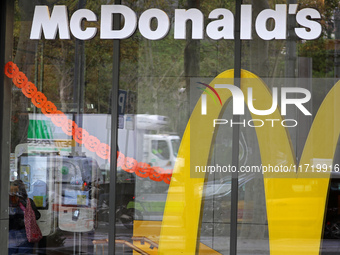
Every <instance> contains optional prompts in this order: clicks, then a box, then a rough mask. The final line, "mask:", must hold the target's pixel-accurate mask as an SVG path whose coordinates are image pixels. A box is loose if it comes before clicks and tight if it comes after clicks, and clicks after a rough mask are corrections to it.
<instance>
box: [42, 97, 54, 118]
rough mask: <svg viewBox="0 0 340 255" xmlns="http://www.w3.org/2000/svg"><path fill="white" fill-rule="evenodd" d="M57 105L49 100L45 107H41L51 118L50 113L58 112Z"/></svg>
mask: <svg viewBox="0 0 340 255" xmlns="http://www.w3.org/2000/svg"><path fill="white" fill-rule="evenodd" d="M57 110H58V109H57V107H56V106H55V105H54V103H52V102H51V101H47V102H46V104H45V105H44V107H41V112H42V113H43V114H45V116H46V117H49V118H51V117H52V116H51V115H50V114H54V113H56V112H57Z"/></svg>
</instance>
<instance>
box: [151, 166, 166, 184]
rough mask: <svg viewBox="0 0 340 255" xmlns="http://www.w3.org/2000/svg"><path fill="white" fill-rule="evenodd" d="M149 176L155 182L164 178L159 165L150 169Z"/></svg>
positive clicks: (162, 170)
mask: <svg viewBox="0 0 340 255" xmlns="http://www.w3.org/2000/svg"><path fill="white" fill-rule="evenodd" d="M149 178H150V179H151V180H153V181H155V182H160V181H163V179H164V169H163V168H161V167H158V166H156V167H152V168H151V170H150V175H149Z"/></svg>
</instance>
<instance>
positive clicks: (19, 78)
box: [13, 72, 28, 89]
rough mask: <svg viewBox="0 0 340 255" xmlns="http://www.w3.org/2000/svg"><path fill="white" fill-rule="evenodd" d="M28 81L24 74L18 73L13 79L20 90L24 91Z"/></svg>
mask: <svg viewBox="0 0 340 255" xmlns="http://www.w3.org/2000/svg"><path fill="white" fill-rule="evenodd" d="M27 81H28V79H27V77H26V75H25V74H24V73H23V72H18V73H17V74H16V75H15V76H14V77H13V83H14V85H15V86H17V87H18V88H19V89H22V88H23V87H24V86H25V85H26V83H27Z"/></svg>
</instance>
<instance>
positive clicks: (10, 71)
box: [5, 61, 19, 78]
mask: <svg viewBox="0 0 340 255" xmlns="http://www.w3.org/2000/svg"><path fill="white" fill-rule="evenodd" d="M18 72H19V68H18V67H17V65H16V64H14V63H13V62H11V61H10V62H8V63H7V64H6V65H5V74H6V76H7V77H8V78H14V76H15V75H16V74H17V73H18Z"/></svg>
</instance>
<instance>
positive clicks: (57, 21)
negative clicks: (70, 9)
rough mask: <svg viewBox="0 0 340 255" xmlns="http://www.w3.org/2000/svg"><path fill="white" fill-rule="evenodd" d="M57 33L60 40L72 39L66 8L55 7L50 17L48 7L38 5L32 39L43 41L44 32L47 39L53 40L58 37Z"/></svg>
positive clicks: (62, 6)
mask: <svg viewBox="0 0 340 255" xmlns="http://www.w3.org/2000/svg"><path fill="white" fill-rule="evenodd" d="M57 31H59V37H60V39H70V30H69V28H68V15H67V9H66V6H64V5H56V6H54V8H53V11H52V15H51V16H50V12H49V10H48V7H47V6H46V5H43V6H41V5H37V6H36V7H35V9H34V15H33V21H32V28H31V35H30V39H41V34H42V32H44V36H45V39H47V40H53V39H55V38H56V36H57Z"/></svg>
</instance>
